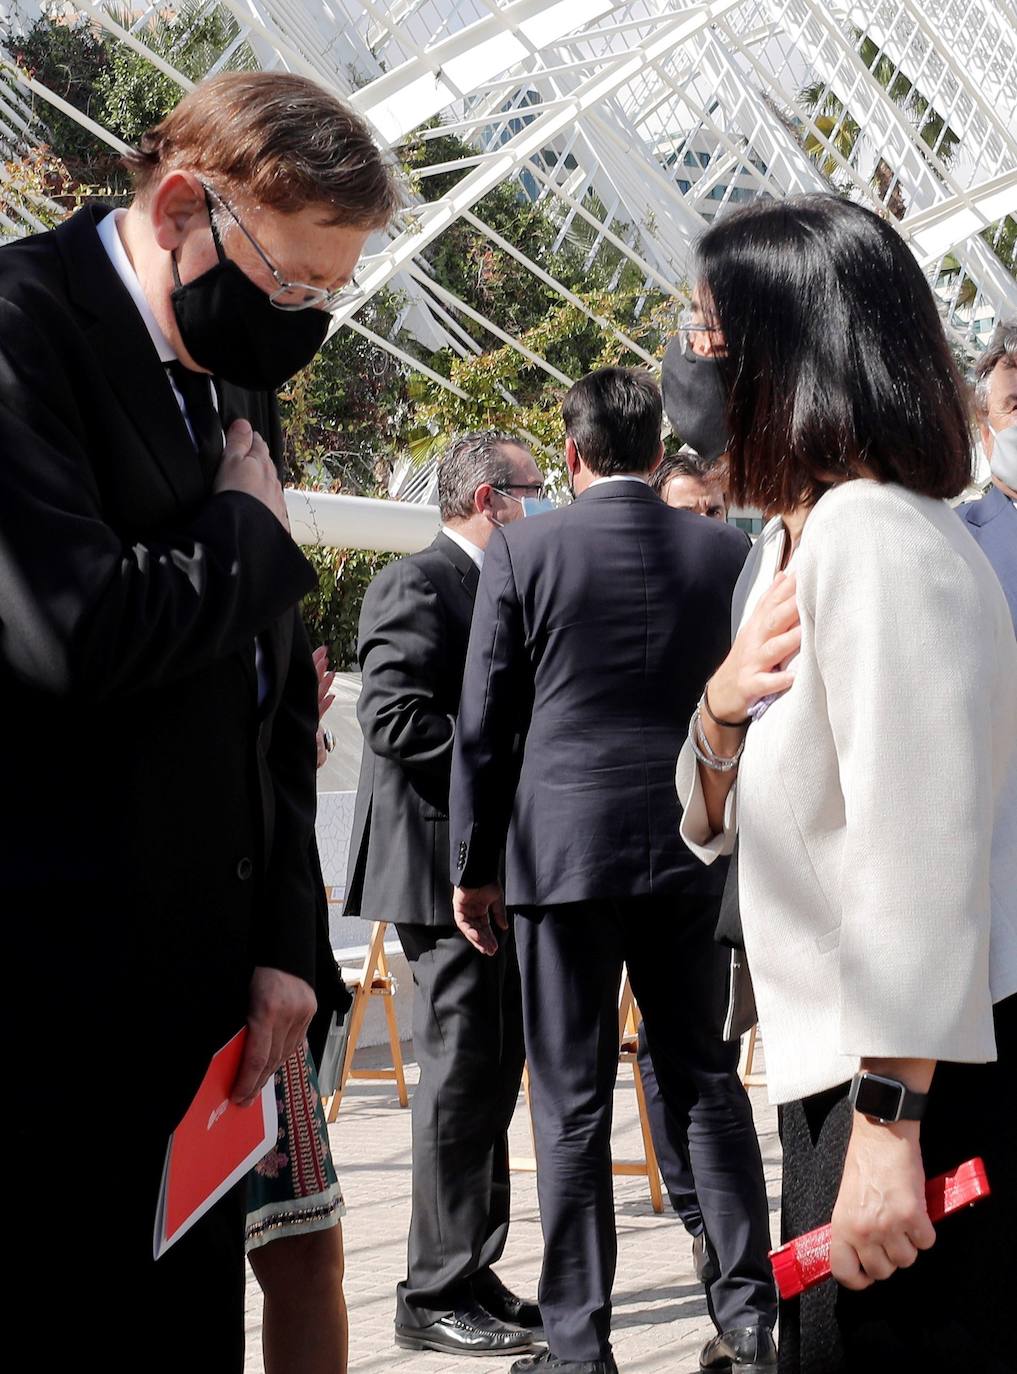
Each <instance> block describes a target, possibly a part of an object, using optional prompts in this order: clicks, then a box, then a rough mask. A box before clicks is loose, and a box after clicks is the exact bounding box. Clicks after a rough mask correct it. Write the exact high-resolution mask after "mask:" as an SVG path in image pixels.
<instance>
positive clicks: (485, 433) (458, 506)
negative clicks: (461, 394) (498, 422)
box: [438, 429, 526, 520]
mask: <svg viewBox="0 0 1017 1374" xmlns="http://www.w3.org/2000/svg"><path fill="white" fill-rule="evenodd" d="M506 444H509V445H511V446H512V447H513V448H523V449H525V448H526V445H525V444H524V443H523V441H522V440H521V439H517V438H516V437H515V435H513V434H504V433H502V432H501V431H500V430H495V429H485V430H480V431H478V432H477V433H475V434H463V435H461V436H460V437H459V438H458V439H455V440H453V442H452V443H451V444H450V445H449V447H448V449H447V450H446V452H445V456H444V457H443V458H442V459H441V460H440V461H439V463H438V509H439V511H440V512H441V518H442V520H456V519H459V520H465V519H467V518H468V517H469V516H471V515H472V514H473V498H474V496H475V495H476V491H477V488H478V487H482V486H484V484H485V483H488V484H490V485H491V486H492V487H504V486H505V485H507V483H509V482H511V481H512V480H513V478H514V477H515V473H514V472H513V471H512V461H511V459H510V458H508V457H507V456H506V454H505V445H506Z"/></svg>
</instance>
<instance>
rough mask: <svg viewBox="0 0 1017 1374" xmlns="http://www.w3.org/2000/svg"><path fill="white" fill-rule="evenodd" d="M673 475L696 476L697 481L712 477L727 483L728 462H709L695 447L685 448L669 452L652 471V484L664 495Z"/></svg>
mask: <svg viewBox="0 0 1017 1374" xmlns="http://www.w3.org/2000/svg"><path fill="white" fill-rule="evenodd" d="M672 477H694V478H695V479H696V481H697V482H707V481H709V480H710V479H711V478H712V479H714V480H717V481H722V482H725V483H726V481H727V464H726V463H724V462H719V463H708V462H707V461H706V459H705V458H701V457H700V455H699V454H698V453H697V452H696V451H695V449H691V448H683V449H679V451H678V452H677V453H669V454H667V455H666V456H665V457H664V458H663V459H662V460H661V461H660V462H659V463H658V464H657V466H656V467H655V468H654V469H653V471H652V472H651V473H650V486H651V487H652V488H653V490H654V491H655V492H658V493H660V494H661V495H663V492H664V488H665V487H666V486H667V484H668V482H670V480H671V478H672Z"/></svg>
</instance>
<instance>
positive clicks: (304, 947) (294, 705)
mask: <svg viewBox="0 0 1017 1374" xmlns="http://www.w3.org/2000/svg"><path fill="white" fill-rule="evenodd" d="M293 620H294V626H293V644H292V648H291V650H290V661H289V664H288V666H287V671H286V679H285V682H284V683H283V690H282V695H281V697H280V700H279V704H278V706H277V707H276V709H275V712H274V716H273V721H272V741H271V744H270V745H269V748H268V753H267V757H266V762H267V764H268V770H269V773H270V775H271V783H272V796H273V801H274V820H273V826H272V849H271V852H270V853H269V854H268V856H267V863H266V870H265V886H264V894H263V907H262V912H261V919H260V920H259V923H258V927H257V929H256V931H255V936H254V961H255V963H257V964H263V965H266V966H268V967H269V968H278V969H282V970H283V971H284V972H285V973H293V974H296V975H297V977H298V978H303V979H304V981H305V982H307V983H311V984H312V985H313V984H314V982H315V977H316V970H315V964H316V951H315V945H316V927H317V924H318V921H319V914H320V898H321V893H320V892H319V891H318V888H319V886H320V883H321V873H320V869H319V868H318V863H317V854H316V850H315V840H314V816H315V810H316V808H317V789H316V786H315V764H316V761H317V760H316V750H315V735H316V733H317V728H318V678H317V674H316V673H315V671H314V661H313V660H312V658H311V648H310V644H309V643H308V640H307V632H306V631H305V629H304V625H303V622H302V621H301V619H300V616H299V614H298V613H297V612H296V611H294V612H293Z"/></svg>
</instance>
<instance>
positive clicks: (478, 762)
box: [449, 534, 530, 887]
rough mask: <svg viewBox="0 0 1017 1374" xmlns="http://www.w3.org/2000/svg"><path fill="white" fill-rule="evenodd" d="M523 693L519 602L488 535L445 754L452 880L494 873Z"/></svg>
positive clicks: (508, 565) (491, 878)
mask: <svg viewBox="0 0 1017 1374" xmlns="http://www.w3.org/2000/svg"><path fill="white" fill-rule="evenodd" d="M529 693H530V688H529V685H528V681H527V675H526V644H525V634H524V627H523V615H522V607H521V605H520V601H519V597H518V594H517V591H516V585H515V579H514V576H513V571H512V562H511V558H510V556H509V551H508V545H507V544H506V542H505V539H504V537H503V536H502V535H501V534H496V535H495V536H494V538H493V539H492V540H491V542H490V544H489V545H488V548H487V553H486V556H485V559H484V570H483V572H482V573H481V575H480V586H479V588H478V590H477V601H476V605H475V607H474V611H473V628H472V630H471V633H470V647H469V650H468V651H467V654H466V672H465V676H464V678H463V694H462V698H461V700H460V703H459V723H458V728H457V730H456V744H455V750H454V753H453V759H452V785H451V791H450V798H449V835H450V838H451V855H450V861H451V870H452V875H453V881H454V882H455V884H456V886H458V887H483V886H485V885H486V884H487V883H493V882H496V881H497V880H498V877H499V873H500V868H501V856H502V853H503V852H504V849H505V841H506V838H507V835H508V827H509V820H510V818H511V814H512V800H513V796H514V793H515V783H516V780H517V777H518V760H519V747H518V737H519V731H520V729H521V727H522V725H523V723H524V722H523V719H522V712H523V707H524V705H525V703H526V702H528V700H529Z"/></svg>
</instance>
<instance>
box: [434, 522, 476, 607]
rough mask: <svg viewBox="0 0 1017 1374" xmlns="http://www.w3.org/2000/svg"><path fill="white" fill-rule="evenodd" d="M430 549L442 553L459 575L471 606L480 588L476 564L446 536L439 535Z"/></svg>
mask: <svg viewBox="0 0 1017 1374" xmlns="http://www.w3.org/2000/svg"><path fill="white" fill-rule="evenodd" d="M431 547H432V548H434V549H438V551H439V552H440V553H443V554H444V555H445V557H446V558H447V559H448V561H449V562H450V563H451V564H452V566H453V568H455V570H456V572H457V573H458V574H459V578H460V582H461V584H462V588H463V591H464V592H465V593H466V595H467V596H468V597H469V598H470V604H471V605H472V604H473V602H474V601H475V600H476V597H477V588H478V587H479V586H480V569H479V568H478V567H477V565H476V563H474V561H473V559H472V558H471V557H470V555H469V554H468V553H467V552H466V550H465V549H461V548H460V547H459V545H458V544H457V543H456V542H455V540H454V539H449V537H448V535H447V534H439V535H438V536H437V537H436V538H435V541H434V543H433V544H432V545H431Z"/></svg>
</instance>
